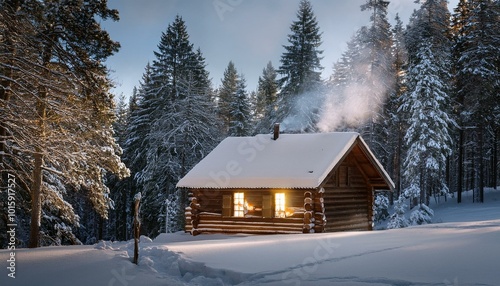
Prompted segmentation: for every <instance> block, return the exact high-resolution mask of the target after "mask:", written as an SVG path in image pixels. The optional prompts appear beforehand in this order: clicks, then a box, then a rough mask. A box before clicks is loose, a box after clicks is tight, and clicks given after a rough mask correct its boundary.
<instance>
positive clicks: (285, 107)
mask: <svg viewBox="0 0 500 286" xmlns="http://www.w3.org/2000/svg"><path fill="white" fill-rule="evenodd" d="M297 18H298V19H297V20H296V21H294V22H293V23H292V25H291V27H290V30H291V34H289V35H288V42H289V45H287V46H284V48H285V52H284V53H283V54H282V56H281V66H280V67H279V69H278V73H279V74H281V75H282V78H281V79H280V80H279V83H280V86H281V92H280V93H279V95H278V111H277V120H278V121H281V122H283V123H285V122H284V120H285V119H287V118H288V119H291V118H293V117H297V118H299V120H300V121H302V122H301V124H300V125H301V126H298V127H297V128H296V129H299V130H297V131H302V132H310V131H314V130H316V123H317V120H318V118H317V117H318V116H317V113H318V112H319V110H317V108H318V106H319V102H321V100H318V97H319V94H320V92H321V86H322V81H321V70H322V69H323V67H322V66H321V63H320V60H321V54H322V53H323V51H321V50H319V46H320V45H321V33H320V31H319V26H318V22H317V20H316V16H315V15H314V13H313V10H312V5H311V3H310V2H309V1H307V0H302V1H301V2H300V4H299V10H298V12H297ZM300 96H302V97H300ZM298 100H300V101H301V102H297V101H298Z"/></svg>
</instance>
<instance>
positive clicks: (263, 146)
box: [177, 126, 394, 235]
mask: <svg viewBox="0 0 500 286" xmlns="http://www.w3.org/2000/svg"><path fill="white" fill-rule="evenodd" d="M177 187H179V188H182V189H183V190H184V191H186V192H188V197H189V201H190V205H189V206H188V207H187V208H186V211H185V215H186V223H185V231H186V232H190V233H191V234H192V235H198V234H201V233H228V234H229V233H245V234H289V233H314V232H320V233H321V232H333V231H355V230H372V228H373V206H374V192H376V191H380V190H384V191H392V190H393V188H394V183H393V182H392V180H391V178H390V177H389V175H388V174H387V172H386V171H385V170H384V168H383V167H382V165H381V164H380V163H379V161H378V160H377V159H376V158H375V156H374V155H373V153H372V152H371V151H370V149H369V148H368V146H367V144H366V143H365V141H364V140H363V139H362V138H361V136H360V135H359V134H358V133H354V132H332V133H317V134H280V133H279V126H277V127H275V131H274V134H271V135H269V134H265V135H256V136H253V137H228V138H226V139H225V140H223V141H222V142H221V143H220V144H219V145H218V146H217V147H216V148H215V149H214V150H213V151H212V152H211V153H209V154H208V155H207V156H206V157H205V158H204V159H203V160H202V161H200V162H199V163H198V164H197V165H196V166H195V167H194V168H193V169H192V170H190V171H189V172H188V173H187V174H186V176H184V177H183V178H182V179H181V180H180V181H179V182H178V184H177Z"/></svg>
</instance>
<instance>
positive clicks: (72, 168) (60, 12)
mask: <svg viewBox="0 0 500 286" xmlns="http://www.w3.org/2000/svg"><path fill="white" fill-rule="evenodd" d="M59 4H60V3H58V2H53V1H37V2H35V1H32V2H22V3H21V2H19V1H4V2H2V3H1V4H0V11H1V13H2V15H1V17H0V19H1V20H0V21H1V24H0V27H5V29H2V30H3V32H2V33H3V35H2V37H6V40H5V41H2V43H1V44H2V47H1V49H2V51H6V53H4V52H1V53H0V57H1V58H0V65H1V66H2V67H1V68H0V70H1V71H2V74H3V75H2V76H1V77H2V88H1V89H0V90H3V92H2V93H3V94H2V95H1V96H2V98H1V99H2V103H1V106H2V107H5V109H4V110H6V111H7V112H6V113H4V112H2V113H1V115H2V119H1V120H0V122H2V132H1V133H2V136H4V137H3V138H5V139H6V140H2V149H4V151H3V152H2V155H4V156H3V158H2V160H4V161H3V162H2V163H3V168H5V169H3V168H2V170H7V171H9V172H11V173H12V174H15V175H16V176H17V177H18V178H19V182H20V188H21V190H22V193H24V195H26V194H29V195H27V196H26V197H31V205H30V206H26V205H25V206H20V207H21V208H26V209H30V212H31V221H30V242H29V246H30V247H37V246H38V245H39V243H40V239H41V236H40V234H41V233H45V231H44V230H47V227H50V228H52V229H53V230H56V231H57V232H58V233H67V234H68V235H70V233H71V231H72V230H71V228H68V227H67V226H68V225H76V226H78V222H79V217H78V216H77V215H75V211H74V208H73V206H72V205H71V204H70V203H69V202H68V201H67V198H68V196H69V195H70V194H68V192H69V191H70V190H75V189H76V190H82V191H84V192H85V198H86V199H87V200H89V201H90V202H91V204H92V206H93V208H94V209H95V211H96V212H97V213H98V214H99V216H101V217H103V218H105V217H107V215H108V207H109V203H110V201H109V195H108V193H109V189H108V188H107V187H106V186H105V184H104V175H105V173H106V172H108V171H109V172H111V173H115V174H117V175H118V176H120V177H123V176H126V175H127V173H128V170H127V169H126V168H125V166H124V165H123V164H122V163H121V162H120V159H119V155H120V149H119V146H118V145H117V144H116V142H115V140H114V138H113V130H112V122H113V120H114V114H113V102H112V97H111V95H110V94H109V88H110V87H111V83H110V81H109V79H108V78H107V77H106V68H105V66H104V65H102V64H101V62H102V61H104V60H105V59H106V58H107V57H108V56H110V55H112V54H113V53H114V52H116V51H117V50H118V48H119V44H118V43H116V42H114V41H112V40H111V39H110V37H109V35H108V33H107V32H106V31H104V30H101V28H100V25H99V24H98V23H97V21H96V19H95V18H96V17H99V18H101V19H103V20H106V19H112V20H118V12H117V11H116V10H110V9H108V8H107V6H106V5H105V4H104V5H97V3H96V2H95V1H87V2H85V3H83V2H71V3H66V4H65V5H59ZM68 19H71V20H68ZM20 31H22V32H20ZM5 63H6V64H7V65H5ZM9 63H11V64H9ZM27 71H29V72H27ZM12 83H15V86H14V85H13V84H12ZM13 115H14V116H15V117H12V116H13ZM13 119H15V120H13ZM28 123H29V124H28ZM3 124H6V125H3ZM5 154H7V156H8V157H9V158H8V160H5ZM21 201H23V202H24V201H26V202H27V201H29V199H27V200H21ZM54 218H56V220H53V219H54ZM47 225H48V226H47ZM56 235H59V234H56ZM61 235H64V234H61ZM49 236H50V234H49ZM66 236H67V235H66ZM44 241H45V240H44ZM53 241H55V243H59V240H57V239H56V240H53ZM42 243H43V241H42Z"/></svg>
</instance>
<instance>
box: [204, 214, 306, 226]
mask: <svg viewBox="0 0 500 286" xmlns="http://www.w3.org/2000/svg"><path fill="white" fill-rule="evenodd" d="M199 217H200V219H201V220H203V221H224V222H227V223H239V222H244V223H284V224H288V223H302V221H303V219H302V218H261V217H257V218H254V217H249V218H244V217H220V216H219V217H217V216H209V215H204V214H203V213H202V214H200V215H199Z"/></svg>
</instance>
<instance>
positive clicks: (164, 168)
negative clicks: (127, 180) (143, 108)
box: [142, 76, 221, 237]
mask: <svg viewBox="0 0 500 286" xmlns="http://www.w3.org/2000/svg"><path fill="white" fill-rule="evenodd" d="M196 85H197V83H196V82H194V76H189V77H188V78H187V79H183V78H179V80H178V86H177V90H178V92H179V95H177V96H176V98H177V99H176V100H174V101H172V102H171V103H170V105H169V109H168V110H167V111H166V112H165V114H164V115H163V116H161V117H160V118H158V119H157V120H156V121H155V123H154V126H153V128H152V130H151V132H150V134H149V135H148V137H149V140H150V147H149V150H148V157H147V158H148V165H147V167H146V168H145V170H144V173H145V174H146V175H147V177H146V178H148V179H147V180H146V181H145V182H144V184H145V186H146V188H147V190H149V198H144V204H143V209H142V212H143V214H144V215H143V220H144V223H146V225H147V230H148V234H149V235H150V236H151V237H155V236H156V235H158V233H159V232H160V229H161V227H162V224H160V225H159V223H160V222H164V219H165V215H164V214H165V213H166V212H167V209H166V203H165V202H167V199H168V202H177V206H178V208H177V209H175V210H174V211H175V213H174V212H173V210H172V209H171V206H170V209H169V210H168V211H169V227H170V229H168V230H167V231H168V232H171V231H178V230H180V229H182V228H183V226H184V208H185V207H186V205H187V195H186V194H185V192H184V191H181V190H178V189H176V188H175V184H176V183H177V181H178V180H179V179H180V178H182V177H183V176H184V175H185V174H186V173H187V172H188V171H189V170H190V169H191V168H192V167H193V166H194V165H195V164H196V163H198V162H199V161H200V160H201V159H202V158H203V157H205V156H206V155H207V154H208V153H209V152H210V151H211V150H212V149H213V148H214V147H215V145H216V144H217V143H219V142H220V140H221V136H220V126H221V125H220V124H219V123H218V122H219V121H220V120H219V119H218V117H217V114H216V112H215V106H214V104H213V102H211V101H210V97H209V95H208V94H207V93H206V92H207V89H206V88H199V87H196ZM146 203H147V204H146Z"/></svg>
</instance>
